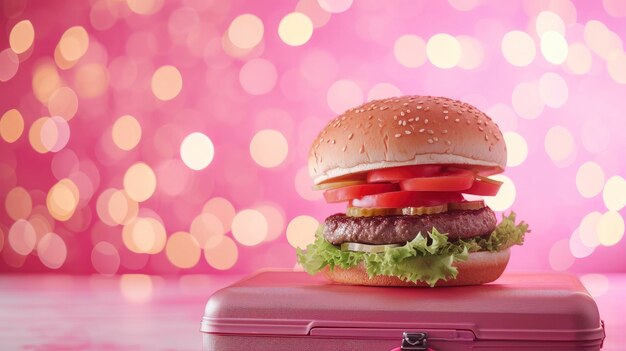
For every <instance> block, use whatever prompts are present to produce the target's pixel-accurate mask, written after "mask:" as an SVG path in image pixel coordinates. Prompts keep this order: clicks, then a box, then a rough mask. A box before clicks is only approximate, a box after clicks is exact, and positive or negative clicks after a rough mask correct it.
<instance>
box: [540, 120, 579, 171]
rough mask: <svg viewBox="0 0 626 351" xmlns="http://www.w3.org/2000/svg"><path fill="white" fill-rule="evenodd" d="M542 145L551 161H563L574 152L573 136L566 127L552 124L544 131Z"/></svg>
mask: <svg viewBox="0 0 626 351" xmlns="http://www.w3.org/2000/svg"><path fill="white" fill-rule="evenodd" d="M544 147H545V149H546V153H547V154H548V156H550V158H551V159H552V160H553V161H555V162H558V161H564V160H566V159H567V158H568V157H570V155H571V154H572V152H574V147H575V142H574V137H573V136H572V133H571V132H570V131H569V130H568V129H567V128H565V127H563V126H554V127H552V128H550V130H548V133H546V137H545V139H544Z"/></svg>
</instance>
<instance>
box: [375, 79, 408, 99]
mask: <svg viewBox="0 0 626 351" xmlns="http://www.w3.org/2000/svg"><path fill="white" fill-rule="evenodd" d="M401 95H402V91H400V88H398V87H397V86H395V85H393V84H391V83H378V84H376V85H374V86H373V87H372V88H371V89H370V91H369V93H368V94H367V101H372V100H379V99H386V98H391V97H396V96H401Z"/></svg>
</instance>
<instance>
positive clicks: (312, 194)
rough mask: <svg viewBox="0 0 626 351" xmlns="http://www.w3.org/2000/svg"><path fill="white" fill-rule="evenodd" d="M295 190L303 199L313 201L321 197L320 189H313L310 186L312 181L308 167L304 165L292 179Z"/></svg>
mask: <svg viewBox="0 0 626 351" xmlns="http://www.w3.org/2000/svg"><path fill="white" fill-rule="evenodd" d="M294 184H295V188H296V192H297V193H298V195H300V197H302V198H303V199H305V200H309V201H315V200H319V199H321V198H322V192H321V191H315V190H313V189H312V188H311V186H312V184H313V183H312V182H311V177H310V176H309V168H308V167H307V166H304V167H302V168H300V170H298V173H296V177H295V179H294Z"/></svg>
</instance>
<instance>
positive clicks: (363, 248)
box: [341, 243, 402, 253]
mask: <svg viewBox="0 0 626 351" xmlns="http://www.w3.org/2000/svg"><path fill="white" fill-rule="evenodd" d="M398 246H402V245H400V244H387V245H369V244H360V243H343V244H341V251H359V252H368V253H380V252H385V248H387V247H398Z"/></svg>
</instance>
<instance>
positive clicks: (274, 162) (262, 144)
mask: <svg viewBox="0 0 626 351" xmlns="http://www.w3.org/2000/svg"><path fill="white" fill-rule="evenodd" d="M288 152H289V145H288V144H287V139H285V136H284V135H283V134H282V133H281V132H279V131H277V130H273V129H265V130H261V131H259V132H257V133H256V134H255V135H254V136H253V137H252V140H251V141H250V155H251V156H252V159H253V160H254V162H256V163H257V164H258V165H259V166H261V167H265V168H273V167H277V166H279V165H280V164H281V163H283V162H284V161H285V158H286V157H287V153H288Z"/></svg>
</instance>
